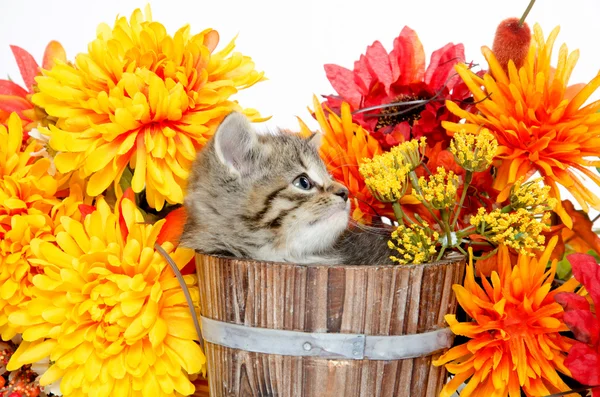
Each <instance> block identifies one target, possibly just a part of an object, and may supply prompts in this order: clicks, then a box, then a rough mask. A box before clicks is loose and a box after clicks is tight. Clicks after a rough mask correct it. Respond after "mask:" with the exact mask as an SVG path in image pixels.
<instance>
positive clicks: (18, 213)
mask: <svg viewBox="0 0 600 397" xmlns="http://www.w3.org/2000/svg"><path fill="white" fill-rule="evenodd" d="M7 127H8V128H7ZM7 127H5V126H3V125H0V337H1V339H3V340H10V339H11V338H13V337H14V336H15V335H16V334H17V332H18V331H17V330H16V329H15V327H14V326H12V325H11V324H9V322H8V316H9V315H10V314H11V313H13V312H14V311H15V310H17V307H18V306H19V305H20V304H21V303H22V302H23V301H25V300H27V299H28V298H29V296H30V295H31V293H30V291H29V289H30V287H31V278H32V277H33V273H36V272H37V270H36V271H33V269H34V268H35V267H36V265H35V264H33V263H32V262H30V259H31V257H32V254H31V249H30V243H31V240H32V239H34V238H42V239H45V240H52V239H53V219H52V216H51V212H52V209H53V207H55V206H57V205H59V204H60V200H58V199H56V198H55V195H56V191H57V189H58V183H57V181H56V180H55V179H54V178H53V177H52V176H50V175H49V174H48V170H49V168H50V160H48V159H45V158H40V159H38V160H37V161H35V162H34V160H35V158H34V157H32V156H31V154H32V153H34V152H35V151H37V150H40V149H41V146H40V145H39V144H38V143H37V142H31V143H30V144H28V145H27V146H26V147H23V146H22V143H23V127H22V122H21V119H20V118H19V116H17V114H16V113H12V114H11V115H10V117H9V119H8V123H7Z"/></svg>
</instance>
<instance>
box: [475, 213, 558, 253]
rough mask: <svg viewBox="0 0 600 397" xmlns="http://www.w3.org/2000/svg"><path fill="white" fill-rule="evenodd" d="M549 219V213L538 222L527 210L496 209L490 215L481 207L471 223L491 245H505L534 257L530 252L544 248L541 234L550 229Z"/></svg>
mask: <svg viewBox="0 0 600 397" xmlns="http://www.w3.org/2000/svg"><path fill="white" fill-rule="evenodd" d="M549 219H550V213H549V212H545V213H544V215H543V216H542V218H541V219H539V220H538V219H536V218H535V216H534V214H533V213H531V212H530V211H528V210H526V209H525V208H518V209H517V210H516V211H512V212H502V210H501V209H496V210H494V211H492V212H489V213H488V212H486V210H485V208H483V207H481V208H479V210H478V212H477V215H474V216H472V217H471V220H470V222H471V225H473V226H475V227H476V228H477V233H479V234H481V235H482V236H484V237H485V238H487V239H488V240H489V241H490V242H491V243H493V244H496V245H500V244H504V245H506V246H508V247H511V248H513V249H515V250H516V251H518V252H519V253H521V254H529V255H534V254H533V253H531V252H530V251H528V250H531V249H538V250H539V249H543V248H544V242H545V238H544V236H543V235H542V234H541V233H542V232H543V231H547V230H549V229H550V228H549V226H548V221H549Z"/></svg>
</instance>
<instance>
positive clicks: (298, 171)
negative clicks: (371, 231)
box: [182, 113, 350, 263]
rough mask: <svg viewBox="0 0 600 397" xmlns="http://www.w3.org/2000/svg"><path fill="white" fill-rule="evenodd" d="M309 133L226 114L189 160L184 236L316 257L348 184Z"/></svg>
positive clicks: (227, 248) (235, 248) (240, 252)
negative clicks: (265, 128) (272, 128)
mask: <svg viewBox="0 0 600 397" xmlns="http://www.w3.org/2000/svg"><path fill="white" fill-rule="evenodd" d="M315 141H316V139H315V137H311V138H308V139H304V138H301V137H299V136H297V135H292V134H289V133H284V132H281V133H279V134H277V135H261V134H257V133H256V132H255V131H254V130H253V129H252V127H251V126H250V124H249V122H248V120H247V119H246V117H245V116H243V115H242V114H240V113H232V114H230V115H229V116H228V117H227V118H226V119H225V120H224V121H223V122H222V123H221V125H220V126H219V128H218V129H217V132H216V133H215V135H214V137H213V138H212V139H211V140H210V141H209V142H208V143H207V144H206V146H205V147H204V149H203V150H202V151H201V153H200V154H199V156H198V159H197V160H196V163H195V164H194V167H193V170H192V173H191V175H190V179H189V182H188V192H187V196H186V199H185V206H186V208H187V212H188V221H187V223H186V225H185V228H184V233H183V236H182V244H183V245H185V246H188V247H190V248H194V249H196V250H198V251H201V252H205V253H228V254H232V255H235V256H241V257H250V258H254V259H259V260H269V261H293V262H297V263H310V262H314V261H319V260H321V259H320V258H322V257H323V254H324V253H326V252H329V251H330V250H331V248H332V247H333V244H334V242H335V241H336V239H337V238H338V236H339V235H340V233H342V232H343V231H344V229H345V228H346V226H347V223H348V213H349V209H350V204H349V201H348V189H346V187H344V186H343V185H341V184H340V183H338V182H335V181H334V180H333V179H332V178H331V176H330V175H329V173H328V172H327V169H326V167H325V165H324V164H323V161H322V160H321V159H320V157H319V154H318V151H317V143H316V142H315Z"/></svg>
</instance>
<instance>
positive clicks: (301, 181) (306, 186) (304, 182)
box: [292, 174, 314, 190]
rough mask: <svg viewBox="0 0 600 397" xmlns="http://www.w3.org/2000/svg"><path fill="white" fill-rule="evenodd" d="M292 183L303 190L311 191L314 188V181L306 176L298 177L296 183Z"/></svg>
mask: <svg viewBox="0 0 600 397" xmlns="http://www.w3.org/2000/svg"><path fill="white" fill-rule="evenodd" d="M292 183H293V184H294V186H296V187H297V188H298V189H302V190H310V189H312V188H313V186H314V185H313V183H312V181H311V180H310V178H309V177H308V176H307V175H305V174H302V175H300V176H299V177H297V178H296V179H294V182H292Z"/></svg>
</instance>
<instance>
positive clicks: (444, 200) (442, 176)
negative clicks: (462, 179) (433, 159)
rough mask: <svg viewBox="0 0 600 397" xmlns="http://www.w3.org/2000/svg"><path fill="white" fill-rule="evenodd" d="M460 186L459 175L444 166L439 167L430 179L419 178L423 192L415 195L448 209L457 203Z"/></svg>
mask: <svg viewBox="0 0 600 397" xmlns="http://www.w3.org/2000/svg"><path fill="white" fill-rule="evenodd" d="M458 186H459V179H458V175H456V174H455V173H454V172H452V171H448V172H446V169H445V168H444V167H438V169H437V172H436V173H435V174H433V175H431V176H430V177H429V180H426V179H425V177H420V178H419V188H420V190H421V193H420V194H419V193H416V194H415V196H416V197H417V199H419V200H420V201H421V202H427V203H429V204H430V205H431V206H432V207H433V208H435V209H438V210H441V209H446V208H450V207H452V206H454V205H455V204H456V192H457V190H458Z"/></svg>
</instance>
